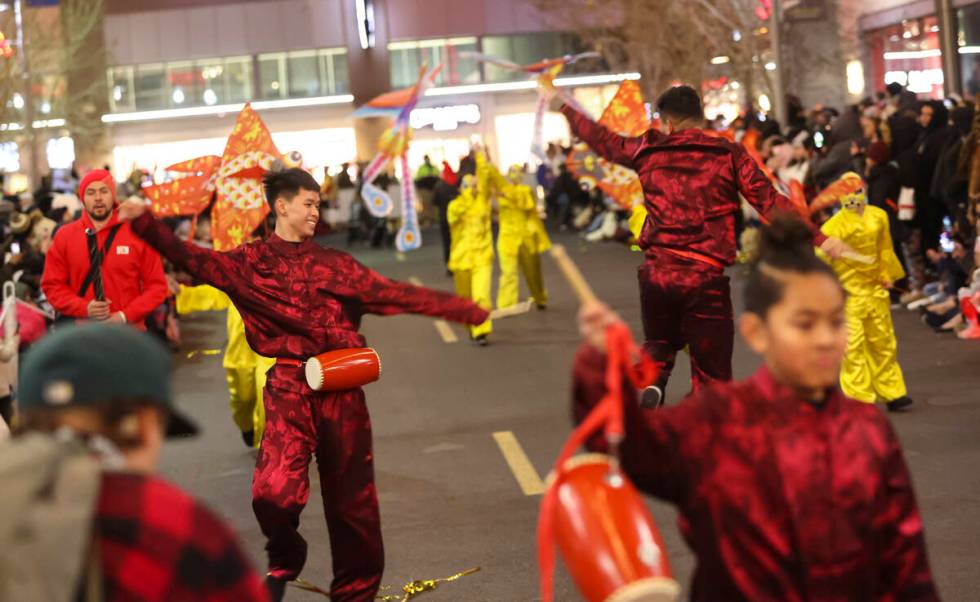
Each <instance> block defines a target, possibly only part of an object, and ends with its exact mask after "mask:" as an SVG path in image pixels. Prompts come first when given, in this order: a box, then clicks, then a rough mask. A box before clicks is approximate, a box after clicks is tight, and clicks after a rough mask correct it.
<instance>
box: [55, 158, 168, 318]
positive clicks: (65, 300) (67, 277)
mask: <svg viewBox="0 0 980 602" xmlns="http://www.w3.org/2000/svg"><path fill="white" fill-rule="evenodd" d="M115 188H116V187H115V182H114V181H113V179H112V175H111V174H110V173H109V172H108V171H105V170H104V169H94V170H92V171H90V172H88V174H86V175H85V177H84V178H82V182H81V184H80V185H79V187H78V195H79V196H80V197H81V198H82V204H83V205H84V208H85V211H84V213H83V214H82V217H81V218H79V219H77V220H75V221H74V222H72V223H70V224H68V225H66V226H64V227H62V228H60V229H59V230H58V232H57V233H56V234H55V237H54V241H53V242H52V243H51V249H50V250H49V251H48V255H47V258H46V260H45V264H44V275H43V276H42V277H41V290H42V291H44V294H45V296H47V298H48V302H49V303H51V306H52V307H54V308H55V310H57V311H58V313H60V314H61V315H63V316H67V317H70V318H77V319H89V320H98V321H107V322H117V323H123V324H125V323H128V324H132V325H133V326H134V327H136V328H138V329H139V330H144V329H145V326H144V325H143V320H145V319H146V317H147V316H148V315H149V314H150V313H151V312H152V311H153V310H154V309H156V307H157V306H159V305H160V304H161V303H163V301H164V300H165V299H166V298H167V280H166V278H165V277H164V275H163V264H162V263H161V261H160V255H159V254H158V253H157V252H156V251H155V250H154V249H153V248H152V247H150V246H149V245H147V244H146V243H145V242H143V240H142V239H141V238H139V237H138V236H136V235H135V234H134V233H133V230H132V227H131V226H130V225H129V224H127V223H123V222H120V221H119V219H118V216H117V215H116V193H115ZM89 231H92V232H94V233H95V239H96V241H97V243H98V249H99V252H100V253H101V270H100V272H101V281H102V288H103V289H104V294H103V298H102V299H98V298H96V289H97V286H96V284H97V282H96V281H95V279H94V278H93V277H91V276H89V272H90V268H91V259H90V253H89V241H88V236H89V235H88V232H89Z"/></svg>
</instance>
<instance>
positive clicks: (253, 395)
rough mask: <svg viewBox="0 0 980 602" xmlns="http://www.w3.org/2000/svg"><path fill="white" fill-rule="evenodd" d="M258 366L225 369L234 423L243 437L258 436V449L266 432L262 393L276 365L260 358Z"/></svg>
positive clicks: (264, 358)
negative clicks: (249, 434)
mask: <svg viewBox="0 0 980 602" xmlns="http://www.w3.org/2000/svg"><path fill="white" fill-rule="evenodd" d="M256 358H257V360H256V362H255V365H254V366H245V367H241V368H227V367H226V368H225V378H226V379H227V381H228V399H229V405H230V406H231V419H232V420H233V421H234V422H235V426H237V427H238V429H239V430H240V431H242V432H243V433H245V432H248V431H252V432H253V433H255V447H259V444H260V443H261V442H262V433H263V432H264V431H265V406H263V404H262V389H263V388H264V387H265V373H266V372H268V371H269V368H271V367H272V365H273V364H274V363H275V360H271V359H269V358H266V357H262V356H256Z"/></svg>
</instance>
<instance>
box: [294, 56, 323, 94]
mask: <svg viewBox="0 0 980 602" xmlns="http://www.w3.org/2000/svg"><path fill="white" fill-rule="evenodd" d="M286 62H287V64H288V66H289V71H288V81H289V96H290V97H304V96H319V95H320V69H319V67H318V66H317V58H316V51H314V50H304V51H302V52H290V53H289V54H288V55H286Z"/></svg>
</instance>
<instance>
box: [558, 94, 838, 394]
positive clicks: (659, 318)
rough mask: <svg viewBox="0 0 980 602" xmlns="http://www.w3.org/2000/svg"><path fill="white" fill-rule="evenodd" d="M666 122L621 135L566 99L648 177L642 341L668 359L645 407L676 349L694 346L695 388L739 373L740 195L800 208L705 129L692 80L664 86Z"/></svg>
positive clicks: (662, 385) (580, 126)
mask: <svg viewBox="0 0 980 602" xmlns="http://www.w3.org/2000/svg"><path fill="white" fill-rule="evenodd" d="M656 109H657V111H658V112H659V113H660V119H661V127H660V129H659V130H656V129H651V130H649V131H647V132H646V133H644V134H642V135H640V136H633V137H627V136H620V135H618V134H616V133H615V132H612V131H610V130H608V129H607V128H605V127H604V126H602V125H600V124H598V123H596V122H594V121H592V120H591V119H589V118H588V117H587V116H585V115H583V114H582V113H579V112H577V111H576V110H575V109H573V108H572V107H570V106H567V105H565V106H563V107H562V108H561V111H562V113H564V114H565V117H566V118H567V119H568V124H569V126H570V127H571V130H572V133H573V134H574V135H575V136H577V137H578V138H580V139H581V140H582V141H583V142H585V143H586V144H588V145H589V147H590V148H592V150H594V151H595V152H596V153H597V154H598V155H599V156H601V157H603V158H605V159H606V160H608V161H612V162H613V163H618V164H620V165H623V166H624V167H628V168H630V169H632V170H634V171H636V173H637V175H639V178H640V183H641V184H642V185H643V204H644V206H645V208H646V210H647V218H646V222H645V223H644V224H643V230H642V233H641V234H640V236H639V246H640V248H641V249H643V252H644V254H645V255H646V261H645V262H644V263H643V265H642V266H640V269H639V281H640V305H641V309H642V313H643V332H644V338H645V339H646V341H645V343H644V349H645V350H646V352H647V353H648V354H650V356H651V357H652V358H653V359H655V360H656V361H657V362H658V363H659V364H660V366H661V370H660V376H659V378H658V380H657V382H656V383H655V384H654V385H653V386H650V387H649V388H647V389H646V390H645V391H644V392H643V395H642V403H643V405H644V407H657V406H659V405H661V404H662V403H663V402H664V391H665V389H666V386H667V379H668V378H669V377H670V372H671V369H672V368H673V366H674V360H675V358H676V356H677V352H678V351H680V350H681V349H683V348H684V347H688V349H689V350H690V356H691V380H692V384H693V386H694V388H695V389H697V388H698V387H701V386H703V385H705V384H707V383H709V382H712V381H729V380H731V379H732V347H733V344H734V337H735V327H734V324H733V318H732V299H731V289H730V287H729V280H728V276H726V275H725V268H726V267H728V266H730V265H732V264H733V263H734V262H735V214H736V213H737V212H738V211H739V206H740V205H739V195H741V196H742V197H744V198H745V200H746V201H748V203H749V204H750V205H752V206H753V207H754V208H755V209H756V210H757V211H758V212H759V213H760V214H761V215H762V219H763V220H764V221H768V220H769V219H771V218H772V217H773V216H774V215H775V214H776V213H778V212H788V213H792V212H794V211H795V208H794V206H793V204H792V202H791V201H790V199H789V198H788V197H787V196H785V195H783V194H781V193H779V192H778V191H777V190H776V189H775V188H773V186H772V184H771V183H770V181H769V179H768V178H767V177H766V176H765V174H764V173H763V172H762V170H761V169H760V168H759V166H758V164H756V162H755V159H753V158H752V157H751V156H750V155H749V153H748V152H747V151H746V150H745V149H744V148H743V147H742V146H741V145H739V144H735V143H733V142H729V141H728V140H725V139H724V138H721V137H719V136H716V135H715V136H712V135H710V133H707V132H705V131H704V130H703V129H702V128H703V126H704V111H703V108H702V105H701V98H700V96H698V93H697V92H696V91H695V90H694V89H693V88H692V87H690V86H674V87H671V88H669V89H668V90H667V91H666V92H664V93H663V94H661V95H660V98H658V99H657V103H656ZM810 228H811V229H812V230H813V233H814V237H815V243H816V244H818V245H820V247H821V248H822V249H823V250H824V251H825V252H826V253H827V254H828V255H830V256H831V257H834V258H837V257H839V256H840V255H841V253H843V252H845V251H847V250H848V249H847V247H846V245H844V244H843V243H841V241H839V240H837V239H834V238H829V239H828V238H827V237H826V236H823V235H822V234H820V232H819V230H817V229H816V227H814V226H812V225H811V226H810Z"/></svg>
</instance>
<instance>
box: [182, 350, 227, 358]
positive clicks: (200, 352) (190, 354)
mask: <svg viewBox="0 0 980 602" xmlns="http://www.w3.org/2000/svg"><path fill="white" fill-rule="evenodd" d="M219 353H221V350H220V349H195V350H194V351H191V352H188V354H187V359H192V358H193V357H194V356H196V355H218V354H219Z"/></svg>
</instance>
